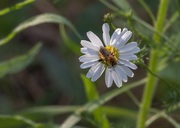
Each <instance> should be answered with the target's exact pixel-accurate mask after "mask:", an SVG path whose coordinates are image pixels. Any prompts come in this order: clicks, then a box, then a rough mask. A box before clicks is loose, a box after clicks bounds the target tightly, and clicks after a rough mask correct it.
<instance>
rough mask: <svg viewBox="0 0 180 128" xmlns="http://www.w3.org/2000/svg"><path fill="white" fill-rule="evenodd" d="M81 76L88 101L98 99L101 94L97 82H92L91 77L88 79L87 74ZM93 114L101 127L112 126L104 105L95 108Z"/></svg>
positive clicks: (107, 127)
mask: <svg viewBox="0 0 180 128" xmlns="http://www.w3.org/2000/svg"><path fill="white" fill-rule="evenodd" d="M81 78H82V80H83V83H84V86H85V90H86V95H87V98H88V101H93V100H97V99H98V98H99V94H98V91H97V89H96V86H95V84H94V83H92V82H91V81H90V80H89V79H87V78H86V76H85V75H81ZM93 115H94V117H95V120H96V121H97V123H98V125H99V127H102V128H109V127H110V124H109V121H108V119H107V117H106V114H105V111H104V110H103V108H102V107H99V108H97V109H96V110H94V111H93Z"/></svg>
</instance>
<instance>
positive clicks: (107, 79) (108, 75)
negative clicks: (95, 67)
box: [105, 68, 113, 88]
mask: <svg viewBox="0 0 180 128" xmlns="http://www.w3.org/2000/svg"><path fill="white" fill-rule="evenodd" d="M105 83H106V86H107V87H108V88H109V87H111V86H112V84H113V79H112V76H111V69H109V68H107V69H106V72H105Z"/></svg>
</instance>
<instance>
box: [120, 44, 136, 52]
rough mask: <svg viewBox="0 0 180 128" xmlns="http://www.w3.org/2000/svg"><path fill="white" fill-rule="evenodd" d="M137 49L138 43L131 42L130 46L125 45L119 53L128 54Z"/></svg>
mask: <svg viewBox="0 0 180 128" xmlns="http://www.w3.org/2000/svg"><path fill="white" fill-rule="evenodd" d="M136 47H137V42H131V43H128V44H126V45H124V46H123V47H121V48H119V51H121V52H126V51H130V50H132V49H134V48H136Z"/></svg>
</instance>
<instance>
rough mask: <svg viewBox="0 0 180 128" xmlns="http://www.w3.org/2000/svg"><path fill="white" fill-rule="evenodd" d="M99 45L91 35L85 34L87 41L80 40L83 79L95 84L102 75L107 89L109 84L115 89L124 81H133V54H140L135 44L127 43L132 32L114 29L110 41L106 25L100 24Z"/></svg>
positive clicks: (91, 33)
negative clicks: (89, 79) (86, 70)
mask: <svg viewBox="0 0 180 128" xmlns="http://www.w3.org/2000/svg"><path fill="white" fill-rule="evenodd" d="M102 31H103V43H102V41H101V40H100V39H99V37H97V36H96V35H95V34H94V33H93V32H91V31H89V32H87V37H88V38H89V40H90V41H87V40H81V45H82V46H83V48H81V52H82V53H83V54H84V55H82V56H81V57H79V61H80V62H83V63H82V64H81V65H80V67H81V68H82V69H86V68H90V69H89V71H88V73H87V75H86V77H88V78H91V81H93V82H94V81H96V80H97V79H98V78H99V77H100V76H101V75H102V74H103V72H104V71H105V83H106V86H107V87H111V86H112V84H113V81H114V82H115V84H116V85H117V87H121V86H122V82H127V80H128V77H133V76H134V73H133V72H132V71H131V69H133V70H135V69H137V66H136V65H135V64H134V63H132V62H131V61H132V60H137V59H138V58H137V56H136V55H135V53H138V52H139V51H140V49H139V47H138V45H137V42H130V43H128V44H127V41H128V40H129V39H130V38H131V36H132V32H131V31H128V29H127V28H124V29H123V30H121V29H120V28H117V29H116V30H115V32H114V33H113V34H112V36H111V37H110V35H109V31H110V28H109V25H108V24H107V23H104V24H103V26H102Z"/></svg>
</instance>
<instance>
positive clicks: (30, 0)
mask: <svg viewBox="0 0 180 128" xmlns="http://www.w3.org/2000/svg"><path fill="white" fill-rule="evenodd" d="M34 1H35V0H25V1H23V2H20V3H17V4H16V5H14V6H12V7H9V8H5V9H3V10H0V16H2V15H5V14H7V13H9V12H11V11H14V10H18V9H21V8H23V7H24V6H26V5H28V4H30V3H33V2H34Z"/></svg>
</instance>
